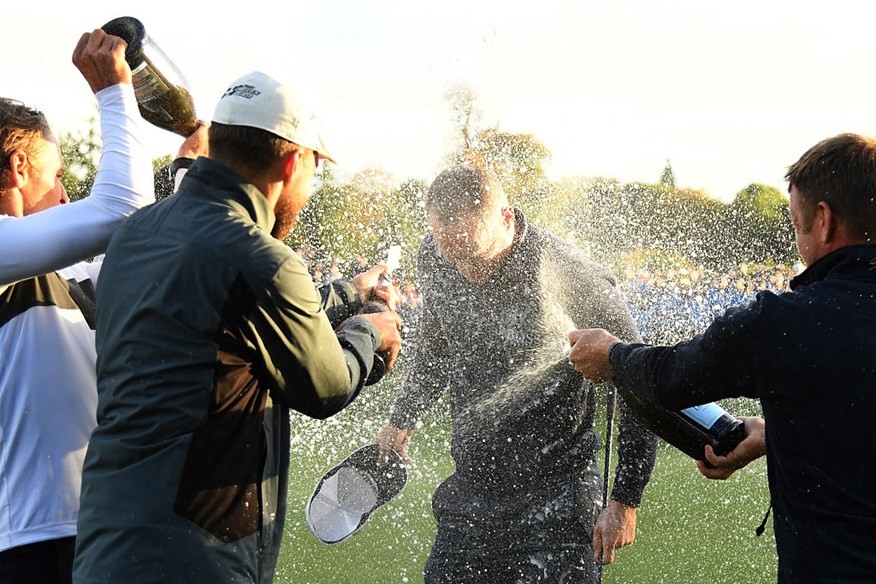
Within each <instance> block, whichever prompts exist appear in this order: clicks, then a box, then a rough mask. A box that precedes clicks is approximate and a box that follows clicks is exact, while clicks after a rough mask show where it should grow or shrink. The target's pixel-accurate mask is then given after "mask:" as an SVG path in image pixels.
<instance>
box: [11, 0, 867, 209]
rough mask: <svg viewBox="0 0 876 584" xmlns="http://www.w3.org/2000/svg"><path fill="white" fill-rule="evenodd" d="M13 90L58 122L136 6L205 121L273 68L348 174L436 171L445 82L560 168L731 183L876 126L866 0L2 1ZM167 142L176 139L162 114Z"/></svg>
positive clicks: (780, 170) (625, 177) (78, 113)
mask: <svg viewBox="0 0 876 584" xmlns="http://www.w3.org/2000/svg"><path fill="white" fill-rule="evenodd" d="M4 4H5V6H4V7H3V8H2V9H0V55H2V57H0V58H2V62H3V65H2V75H0V95H3V96H8V97H15V98H18V99H21V100H22V101H25V102H27V103H29V104H32V105H34V106H37V107H39V108H41V109H43V110H44V111H45V112H46V113H47V114H48V116H49V118H50V120H51V121H52V122H53V124H54V125H55V127H56V128H57V129H59V130H61V131H69V130H72V129H75V128H77V127H80V126H82V125H83V124H85V123H86V121H87V120H88V118H89V117H90V116H91V115H92V114H93V113H94V111H95V109H94V106H93V98H92V97H91V95H90V93H89V91H88V88H87V86H86V85H85V82H84V81H83V80H82V78H81V77H80V76H79V74H78V72H77V71H76V70H75V69H74V67H73V66H72V64H71V62H70V55H71V53H72V50H73V47H74V46H75V44H76V41H77V39H78V38H79V35H80V34H81V33H82V32H84V31H86V30H91V29H93V28H97V27H99V26H101V25H102V24H104V23H105V22H106V21H108V20H110V19H111V18H114V17H117V16H122V15H131V16H136V17H138V18H140V20H142V21H143V22H144V24H145V26H146V29H147V32H148V33H149V34H150V36H151V37H152V38H153V40H154V41H156V42H157V44H158V45H159V46H161V47H162V49H163V50H164V51H165V52H166V53H167V54H168V55H169V56H170V57H171V58H172V59H173V60H174V61H175V62H176V64H177V65H178V66H179V68H180V69H181V70H182V71H183V73H184V74H185V76H186V77H187V79H188V81H189V84H190V86H191V88H192V92H193V94H194V95H195V99H196V102H197V105H198V110H199V114H200V115H201V117H203V118H209V117H210V116H211V114H212V109H213V105H214V103H215V101H216V100H217V99H218V97H219V95H221V92H222V91H223V90H224V89H225V87H226V86H227V85H228V83H230V81H232V80H233V79H234V78H236V77H237V76H239V75H240V74H242V73H245V72H247V71H249V70H252V69H264V70H267V71H270V72H274V73H277V74H279V75H281V76H283V77H285V78H286V79H289V80H291V81H292V82H294V83H295V84H300V86H301V87H302V88H305V89H306V91H307V92H308V94H309V95H311V96H312V97H313V101H314V102H315V104H316V108H317V110H318V113H319V114H320V116H321V117H322V118H323V120H324V122H325V124H326V126H327V127H328V128H329V130H330V132H329V142H330V144H331V145H332V148H333V149H334V150H335V151H336V152H337V155H338V158H339V162H340V166H339V168H338V170H339V172H340V173H342V174H343V173H346V174H348V175H350V174H352V173H354V172H356V171H359V170H361V169H362V168H364V167H367V166H376V167H379V168H382V169H385V170H388V171H390V172H391V173H393V174H394V175H395V176H396V177H397V178H398V179H399V180H404V179H406V178H418V179H422V180H425V181H430V180H431V179H432V178H433V177H434V176H435V174H437V172H438V171H440V169H441V166H442V163H443V162H442V157H443V155H444V154H446V152H447V150H448V147H447V142H448V140H449V131H450V124H449V117H450V115H449V108H448V105H447V101H446V99H445V93H446V91H447V89H448V87H450V86H452V85H456V84H460V83H461V84H464V85H466V86H468V87H469V88H470V89H471V90H472V91H473V92H474V94H475V95H476V96H477V98H478V105H479V106H480V108H481V112H482V119H483V123H484V125H487V126H498V127H499V129H501V130H504V131H511V132H526V133H531V134H533V135H534V136H535V137H537V138H538V139H539V140H540V141H541V142H543V143H544V144H545V145H546V146H547V148H548V149H549V150H550V151H551V153H552V158H551V160H550V161H549V162H548V163H547V164H546V168H547V170H548V173H549V175H550V177H551V178H552V179H559V178H562V177H566V176H579V175H585V176H593V175H598V176H606V177H614V178H618V179H620V180H622V181H648V182H653V181H656V180H657V179H658V178H659V176H660V172H661V170H662V169H663V168H664V166H665V164H666V162H667V160H669V161H671V164H672V167H673V169H674V171H675V176H676V179H677V182H678V184H679V186H684V187H690V188H695V189H703V190H705V191H706V192H707V193H709V195H710V196H712V197H715V198H719V199H722V200H725V201H726V200H729V199H731V198H732V197H733V195H734V194H735V193H736V192H737V191H739V190H740V189H742V188H744V187H745V186H746V185H748V184H750V183H752V182H758V183H764V184H767V185H771V186H775V187H777V188H779V189H781V190H782V191H784V190H785V185H784V181H783V175H784V171H785V169H786V167H787V166H788V165H789V164H790V163H792V162H793V161H794V160H796V158H797V157H798V156H799V155H800V154H801V153H802V152H803V151H804V150H805V149H806V148H808V147H809V146H811V145H812V144H814V143H815V142H817V141H818V140H820V139H821V138H824V137H827V136H829V135H833V134H836V133H839V132H844V131H854V132H858V133H862V134H868V135H869V134H872V133H873V130H874V127H876V116H874V114H876V111H874V110H876V105H874V99H873V96H874V93H876V91H874V90H876V78H874V76H873V75H872V74H871V73H870V70H871V67H872V54H873V46H872V40H871V38H872V35H871V32H872V30H871V29H872V22H873V19H872V16H873V15H874V12H876V7H871V5H870V4H869V3H865V2H854V1H848V0H840V1H836V2H831V3H829V4H825V3H824V2H791V1H776V2H762V1H751V0H744V1H741V2H734V3H713V2H700V1H694V0H674V1H673V0H669V1H664V2H650V1H646V0H636V1H616V0H611V1H609V0H605V1H592V0H591V1H587V0H576V1H571V0H570V1H557V0H543V1H542V2H518V1H510V2H509V1H506V2H471V1H460V0H448V1H444V2H440V3H423V2H404V1H400V0H399V1H390V0H378V1H354V0H322V1H319V2H280V3H277V2H271V3H268V2H263V1H260V0H252V1H250V2H246V3H237V4H230V5H229V4H225V5H211V6H210V7H209V8H208V7H206V5H204V4H202V3H196V2H171V1H169V0H153V1H150V2H141V3H136V4H127V7H124V8H122V6H123V5H124V3H119V2H110V1H107V0H94V1H91V2H88V3H87V4H82V3H66V2H65V3H40V2H36V3H15V4H12V3H4ZM149 139H150V142H151V143H152V144H153V148H154V152H155V155H156V156H157V155H160V154H167V153H170V152H173V151H174V150H175V148H176V146H177V144H178V139H177V138H176V137H175V136H173V135H171V134H168V133H166V132H163V131H161V130H158V129H154V128H153V129H150V136H149Z"/></svg>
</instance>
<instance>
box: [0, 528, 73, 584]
mask: <svg viewBox="0 0 876 584" xmlns="http://www.w3.org/2000/svg"><path fill="white" fill-rule="evenodd" d="M75 543H76V538H75V537H65V538H62V539H50V540H48V541H38V542H35V543H29V544H27V545H22V546H18V547H14V548H11V549H8V550H4V551H2V552H0V584H70V583H71V582H72V581H73V548H74V547H75Z"/></svg>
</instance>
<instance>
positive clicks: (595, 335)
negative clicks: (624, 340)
mask: <svg viewBox="0 0 876 584" xmlns="http://www.w3.org/2000/svg"><path fill="white" fill-rule="evenodd" d="M619 340H620V339H618V338H617V337H616V336H614V335H612V334H611V333H609V332H608V331H607V330H605V329H582V330H578V331H572V332H570V333H569V344H570V345H571V346H572V348H571V350H570V351H569V361H571V363H572V365H574V366H575V370H576V371H578V372H580V373H582V374H584V377H586V378H587V379H589V380H590V381H595V382H600V381H608V380H609V379H611V378H612V377H614V369H612V367H611V363H610V362H609V360H608V350H609V349H610V348H611V345H612V344H613V343H616V342H617V341H619Z"/></svg>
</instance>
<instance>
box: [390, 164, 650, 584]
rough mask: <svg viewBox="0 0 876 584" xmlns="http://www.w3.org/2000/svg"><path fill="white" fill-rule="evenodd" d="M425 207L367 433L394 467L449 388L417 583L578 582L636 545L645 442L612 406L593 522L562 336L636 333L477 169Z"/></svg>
mask: <svg viewBox="0 0 876 584" xmlns="http://www.w3.org/2000/svg"><path fill="white" fill-rule="evenodd" d="M426 211H427V216H428V220H429V224H430V226H431V233H430V235H428V236H427V237H426V238H425V240H424V242H423V244H422V246H421V248H420V255H419V268H418V277H419V282H418V290H419V291H420V292H421V294H422V298H423V310H424V312H423V314H422V320H421V322H420V324H419V326H418V331H419V336H418V337H417V339H416V353H415V355H414V361H413V363H412V365H411V369H410V373H409V375H408V377H407V379H406V381H405V383H404V386H403V387H402V389H401V391H400V393H399V395H398V396H397V398H396V401H395V404H394V407H393V410H392V414H391V416H390V423H389V425H387V426H386V427H384V428H383V429H382V430H381V432H380V433H379V435H378V437H377V442H378V443H379V444H381V446H382V448H383V449H384V450H385V451H386V450H388V449H390V448H392V449H395V450H396V451H398V452H399V453H400V454H401V455H402V456H403V457H407V441H408V440H409V439H410V436H411V435H412V434H413V431H414V428H415V427H416V424H417V422H418V421H419V420H420V419H421V418H422V416H423V415H424V414H425V413H426V411H427V410H428V408H429V407H431V406H432V405H433V404H434V403H435V402H436V401H437V400H438V398H439V397H440V396H441V395H442V394H443V393H444V391H445V390H447V389H448V388H449V390H450V410H451V417H452V431H453V436H452V444H451V453H452V455H453V459H454V461H455V462H456V471H455V472H454V473H453V474H452V475H451V476H450V477H449V478H448V479H447V480H446V481H444V483H442V484H441V485H440V486H439V487H438V490H437V491H436V493H435V495H434V497H433V501H432V507H433V510H434V514H435V517H436V518H437V520H438V533H437V536H436V540H435V544H434V546H433V548H432V553H431V555H430V556H429V559H428V561H427V563H426V568H425V576H426V582H428V583H438V582H446V583H454V584H458V583H474V582H479V583H501V582H509V583H513V582H517V581H518V580H522V581H524V582H527V583H533V582H576V583H578V582H593V581H595V579H596V574H597V571H598V568H597V565H596V563H595V562H594V556H595V558H596V559H600V558H604V561H605V562H606V563H608V562H611V561H613V559H614V551H615V549H616V548H617V547H621V546H623V545H626V544H628V543H631V542H632V541H633V538H634V537H635V520H636V507H637V506H638V505H639V503H640V501H641V496H642V490H643V489H644V487H645V484H646V483H647V482H648V479H649V477H650V474H651V470H652V468H653V465H654V458H655V454H656V445H657V440H656V438H655V437H654V436H653V435H652V434H651V433H650V432H648V431H647V430H644V429H643V428H642V427H641V426H639V424H638V423H637V422H636V421H635V419H634V418H632V417H631V415H630V413H629V412H628V411H627V409H626V408H625V407H624V406H623V404H622V407H621V420H620V439H619V442H620V445H619V463H618V467H617V472H616V475H615V484H614V491H613V494H612V498H611V499H612V500H611V501H610V502H609V504H608V507H607V508H606V509H604V510H602V512H601V514H600V508H601V494H602V484H601V481H600V473H599V470H598V468H597V464H596V452H597V450H598V448H599V435H598V433H597V432H596V429H595V427H594V419H595V408H596V394H595V393H594V390H593V386H592V385H591V384H590V383H585V382H583V380H582V378H581V376H580V375H578V374H577V373H576V372H575V371H574V370H573V369H572V367H571V366H570V365H569V363H568V360H567V359H566V352H565V351H566V348H567V346H566V345H565V342H566V335H567V334H568V332H569V331H570V330H573V329H574V328H575V327H576V326H582V325H583V326H605V327H607V328H609V329H611V330H613V331H615V332H616V333H617V334H618V335H620V336H622V337H623V338H626V339H629V340H638V338H639V337H638V333H637V331H636V328H635V324H634V323H633V320H632V318H631V316H630V314H629V312H628V311H627V309H626V305H625V304H624V302H623V300H622V299H621V297H620V296H619V294H618V293H617V292H616V290H615V288H614V280H613V279H612V277H611V276H610V275H609V274H608V272H607V271H606V270H605V269H604V268H602V267H601V266H599V265H597V264H595V263H594V262H593V261H591V260H590V259H589V258H587V257H586V256H585V255H584V254H583V253H582V252H581V251H580V250H578V249H576V248H575V247H573V246H572V245H570V244H569V243H567V242H565V241H563V240H561V239H559V238H557V237H556V236H554V235H552V234H551V233H548V232H546V231H543V230H541V229H539V228H538V227H535V226H534V225H530V224H528V223H527V222H526V220H525V218H524V216H523V213H522V212H520V210H518V209H514V208H513V207H511V206H509V204H508V200H507V198H506V196H505V194H504V192H503V190H502V187H501V186H500V184H499V183H498V181H497V180H496V179H495V176H493V175H491V174H490V173H487V172H485V171H483V170H480V169H477V168H474V167H470V166H459V167H454V168H451V169H448V170H446V171H444V172H442V173H441V174H440V175H439V176H438V177H437V178H436V179H435V181H434V183H433V184H432V186H431V188H430V190H429V195H428V198H427V202H426ZM597 515H599V520H598V521H597ZM594 524H595V529H594ZM591 541H592V549H591Z"/></svg>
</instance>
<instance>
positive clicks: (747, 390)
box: [609, 296, 771, 410]
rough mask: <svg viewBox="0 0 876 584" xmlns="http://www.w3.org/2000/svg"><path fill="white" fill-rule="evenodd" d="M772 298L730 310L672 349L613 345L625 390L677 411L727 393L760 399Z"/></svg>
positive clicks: (614, 362)
mask: <svg viewBox="0 0 876 584" xmlns="http://www.w3.org/2000/svg"><path fill="white" fill-rule="evenodd" d="M769 298H770V296H766V297H765V298H763V299H759V300H757V301H755V302H752V303H749V304H747V305H743V306H737V307H733V308H730V309H729V310H727V311H726V312H725V313H724V314H723V315H722V316H720V317H718V318H717V319H715V321H714V322H713V323H712V324H711V325H710V326H709V327H708V328H707V329H706V330H705V331H704V332H703V333H702V334H700V335H697V336H696V337H694V338H693V339H691V340H690V341H686V342H683V343H679V344H677V345H674V346H671V347H663V346H650V345H644V344H641V343H632V344H625V343H615V344H614V345H613V346H612V347H611V350H610V351H609V360H610V361H611V365H612V368H613V369H614V374H615V379H616V381H617V382H618V383H619V384H620V385H622V386H623V387H624V390H625V391H632V392H634V393H636V394H637V395H639V396H640V397H642V398H644V399H646V400H647V401H650V402H652V403H655V404H657V405H659V406H661V407H664V408H667V409H671V410H678V409H682V408H686V407H690V406H695V405H700V404H704V403H708V402H713V401H717V400H720V399H724V398H728V397H739V396H745V397H760V396H761V395H762V393H763V392H764V391H765V388H764V387H762V386H761V385H762V383H763V382H762V381H760V380H761V379H762V378H763V375H753V374H752V373H753V372H758V371H764V370H766V369H767V368H769V364H768V363H765V362H764V356H763V352H762V351H761V350H759V349H758V347H760V346H762V345H763V343H764V342H767V341H766V340H767V339H769V338H770V335H771V327H769V326H768V324H767V322H766V319H765V318H763V309H764V305H765V302H768V301H769V300H768V299H769Z"/></svg>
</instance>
